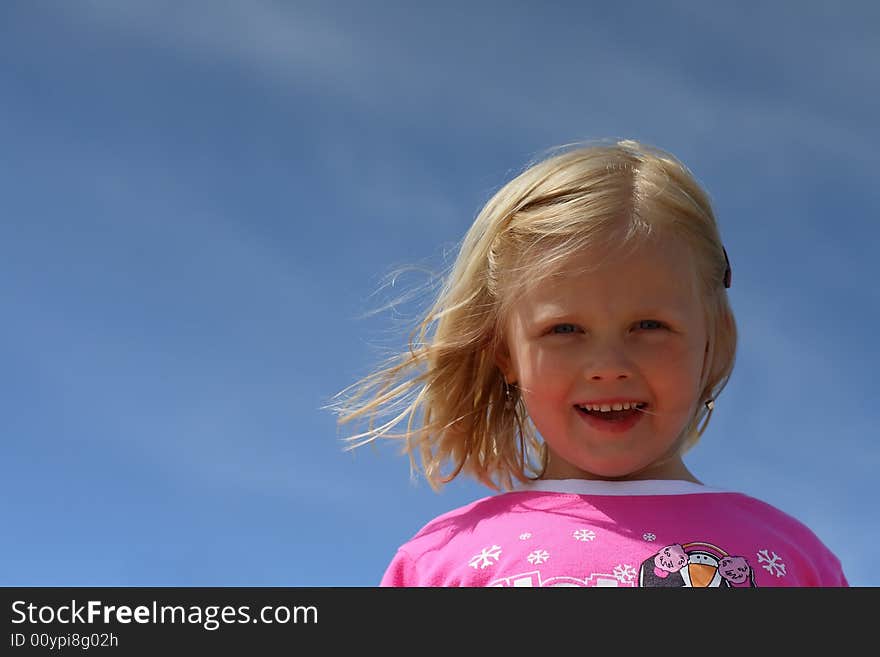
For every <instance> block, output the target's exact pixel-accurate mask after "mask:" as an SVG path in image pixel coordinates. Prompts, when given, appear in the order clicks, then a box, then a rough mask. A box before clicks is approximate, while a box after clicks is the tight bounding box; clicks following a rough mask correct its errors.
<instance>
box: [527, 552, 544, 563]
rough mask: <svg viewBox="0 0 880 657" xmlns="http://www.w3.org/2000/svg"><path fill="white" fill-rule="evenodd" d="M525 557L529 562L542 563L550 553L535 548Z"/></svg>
mask: <svg viewBox="0 0 880 657" xmlns="http://www.w3.org/2000/svg"><path fill="white" fill-rule="evenodd" d="M526 558H527V559H528V562H529V563H544V562H545V561H547V559H549V558H550V553H549V552H547V550H535V551H534V552H532V553H531V554H530V555H529V556H528V557H526Z"/></svg>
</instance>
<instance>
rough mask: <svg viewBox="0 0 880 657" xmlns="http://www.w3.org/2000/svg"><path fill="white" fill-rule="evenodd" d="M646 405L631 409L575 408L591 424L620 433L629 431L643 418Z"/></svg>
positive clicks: (603, 429) (601, 429)
mask: <svg viewBox="0 0 880 657" xmlns="http://www.w3.org/2000/svg"><path fill="white" fill-rule="evenodd" d="M644 408H645V406H642V407H640V408H638V409H629V410H625V411H588V410H587V409H585V408H582V407H580V406H575V409H576V410H577V412H578V415H580V416H581V417H582V418H583V419H584V420H585V421H586V422H587V424H588V425H589V426H591V427H593V428H594V429H599V430H600V431H607V432H609V433H620V432H623V431H628V430H629V429H631V428H632V427H634V426H635V425H636V424H638V423H639V421H640V420H641V419H642V415H644V413H642V410H643V409H644Z"/></svg>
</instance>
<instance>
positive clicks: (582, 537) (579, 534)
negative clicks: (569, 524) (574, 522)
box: [572, 529, 596, 541]
mask: <svg viewBox="0 0 880 657" xmlns="http://www.w3.org/2000/svg"><path fill="white" fill-rule="evenodd" d="M572 536H574V539H575V540H576V541H592V540H593V539H594V538H596V532H594V531H592V530H591V529H578V530H576V531H575V532H574V534H572Z"/></svg>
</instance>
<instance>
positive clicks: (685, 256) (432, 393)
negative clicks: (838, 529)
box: [335, 141, 848, 587]
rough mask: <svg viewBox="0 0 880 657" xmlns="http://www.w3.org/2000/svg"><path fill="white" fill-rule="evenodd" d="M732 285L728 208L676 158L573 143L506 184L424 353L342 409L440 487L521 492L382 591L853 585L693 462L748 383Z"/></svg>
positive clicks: (435, 312)
mask: <svg viewBox="0 0 880 657" xmlns="http://www.w3.org/2000/svg"><path fill="white" fill-rule="evenodd" d="M730 284H731V268H730V262H729V260H728V256H727V252H726V250H725V249H724V247H723V246H722V243H721V238H720V235H719V231H718V227H717V225H716V221H715V217H714V213H713V210H712V207H711V205H710V201H709V199H708V197H707V195H706V194H705V192H704V191H703V190H702V189H701V188H700V186H699V184H698V183H697V182H696V181H695V180H694V178H693V176H692V175H691V173H690V171H689V170H688V169H687V167H685V166H684V165H683V164H682V163H681V162H679V161H678V160H677V159H676V158H675V157H673V156H672V155H670V154H668V153H666V152H664V151H662V150H660V149H657V148H653V147H649V146H646V145H643V144H640V143H637V142H635V141H620V142H617V143H616V144H603V143H599V144H593V145H587V146H583V145H581V146H578V147H574V148H568V149H562V150H561V151H560V152H558V153H556V154H555V155H553V156H552V157H548V158H547V159H545V160H543V161H541V162H538V163H537V164H534V165H533V166H531V167H530V168H528V169H527V170H526V171H524V172H523V173H522V174H520V175H519V176H517V177H516V178H514V179H513V180H511V181H510V182H509V183H507V184H506V185H505V186H504V187H502V188H501V190H499V191H498V192H497V193H496V194H495V196H494V197H493V198H492V199H491V200H490V201H489V202H488V203H487V204H486V206H485V207H484V208H483V210H482V211H481V212H480V214H479V215H478V216H477V218H476V221H475V222H474V224H473V226H472V227H471V229H470V230H469V231H468V233H467V235H466V237H465V239H464V242H463V244H462V247H461V251H460V253H459V255H458V258H457V260H456V262H455V265H454V267H453V269H452V271H451V274H450V276H449V277H448V279H447V280H446V283H445V286H444V287H443V289H442V291H441V293H440V294H439V297H438V298H437V300H436V302H435V304H434V306H433V307H432V308H431V310H430V311H429V312H428V314H427V316H426V317H425V318H424V320H423V321H422V322H421V324H420V326H419V328H418V329H417V333H418V337H417V338H416V337H415V335H416V334H415V333H414V334H413V337H412V338H411V340H410V347H409V349H408V350H407V351H405V352H404V353H403V354H402V355H400V356H399V357H397V358H396V359H395V360H393V361H391V362H389V363H388V364H386V366H384V367H383V368H382V369H380V370H378V371H376V372H375V373H373V374H371V375H370V376H368V377H366V378H365V379H363V380H362V381H360V382H358V383H356V384H354V386H350V387H349V388H347V389H346V390H345V391H343V392H342V393H340V395H338V396H337V398H339V397H342V396H343V395H344V394H345V393H347V392H351V391H353V393H352V394H351V395H350V396H349V398H348V399H347V400H344V401H341V402H338V403H336V404H335V408H336V410H337V412H338V413H339V415H340V416H341V417H340V420H339V421H340V423H345V422H350V421H352V420H356V419H358V418H369V419H370V422H369V427H368V429H367V431H365V432H363V433H359V434H356V435H354V436H351V438H350V439H349V440H351V441H352V443H353V444H354V445H355V446H357V445H362V444H365V443H368V442H370V441H372V440H374V439H376V438H400V439H403V440H404V441H405V446H406V451H407V452H408V453H409V455H410V459H411V464H412V465H413V466H414V467H418V466H421V470H422V471H423V472H424V474H425V476H426V477H427V479H428V481H429V482H431V484H432V486H434V487H435V488H438V487H439V486H440V485H441V484H444V483H447V482H449V481H451V480H452V479H453V478H454V477H456V476H458V475H459V474H467V475H470V476H473V477H475V478H477V479H478V480H479V481H481V482H482V483H484V484H485V485H487V486H489V487H490V488H492V489H493V490H495V491H500V490H504V491H507V492H498V493H497V494H494V495H493V496H490V497H486V498H484V499H481V500H478V501H476V502H473V503H472V504H469V505H467V506H465V507H463V508H459V509H456V510H454V511H451V512H449V513H446V514H444V515H442V516H440V517H438V518H436V519H435V520H433V521H431V522H429V523H428V524H427V525H426V526H425V527H424V528H422V529H421V530H420V531H419V532H418V533H417V534H416V535H415V536H414V537H413V538H412V539H411V540H409V541H408V542H406V543H405V544H404V545H403V546H401V547H400V549H399V550H398V552H397V554H396V556H394V558H393V560H392V561H391V563H390V565H389V566H388V569H387V571H386V572H385V575H384V577H383V578H382V580H381V585H383V586H630V587H633V586H639V587H657V586H671V587H763V586H847V585H848V584H847V581H846V578H845V576H844V574H843V571H842V569H841V565H840V562H839V561H838V559H837V558H836V557H835V555H834V554H832V553H831V552H830V551H829V550H828V549H827V548H826V546H824V545H823V544H822V542H821V541H820V540H819V539H818V538H817V537H816V536H815V535H814V534H813V532H811V531H810V530H809V529H808V528H807V527H805V526H804V525H803V524H801V523H800V522H799V521H797V520H795V519H794V518H792V517H790V516H788V515H786V514H785V513H783V512H782V511H780V510H778V509H776V508H774V507H772V506H770V505H768V504H766V503H764V502H761V501H759V500H757V499H754V498H752V497H748V496H746V495H743V494H740V493H735V492H729V491H723V490H718V489H714V488H710V487H707V486H705V485H703V484H702V483H701V482H700V481H698V480H697V478H696V477H695V476H694V475H693V474H692V473H691V472H690V470H689V469H688V468H687V466H686V465H685V463H684V461H683V460H682V455H683V454H684V453H685V452H686V451H687V450H688V449H689V448H690V447H692V446H693V445H694V444H695V443H696V441H697V440H698V439H699V438H700V436H701V435H702V434H703V432H704V431H705V429H706V426H707V424H708V422H709V419H710V417H711V415H712V409H713V407H714V404H715V403H716V399H717V398H718V395H719V393H720V392H721V391H722V390H723V388H724V386H725V385H726V383H727V380H728V378H729V376H730V374H731V372H732V370H733V364H734V357H735V352H736V340H737V331H736V324H735V321H734V317H733V312H732V311H731V308H730V305H729V303H728V297H727V288H729V287H730ZM401 407H402V412H400V410H401ZM392 409H393V412H392ZM389 412H391V415H392V417H390V418H388V419H387V420H385V421H383V422H381V423H379V424H377V422H376V420H377V418H380V417H381V416H383V415H385V414H387V413H389ZM404 419H406V420H407V423H406V428H405V430H404V431H402V432H396V433H395V432H393V429H394V428H395V427H396V426H397V425H399V424H400V423H401V422H402V421H403V420H404ZM538 435H540V439H539V437H538ZM417 457H418V461H417ZM447 466H448V472H447V473H446V474H444V473H443V470H444V467H447ZM511 489H513V490H511Z"/></svg>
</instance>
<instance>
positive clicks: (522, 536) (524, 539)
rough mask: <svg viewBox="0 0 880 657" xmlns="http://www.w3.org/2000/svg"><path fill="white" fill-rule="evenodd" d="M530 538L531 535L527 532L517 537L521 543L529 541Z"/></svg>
mask: <svg viewBox="0 0 880 657" xmlns="http://www.w3.org/2000/svg"><path fill="white" fill-rule="evenodd" d="M531 537H532V535H531V534H530V533H529V532H523V533H522V534H520V535H519V540H521V541H527V540H529V539H530V538H531Z"/></svg>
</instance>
